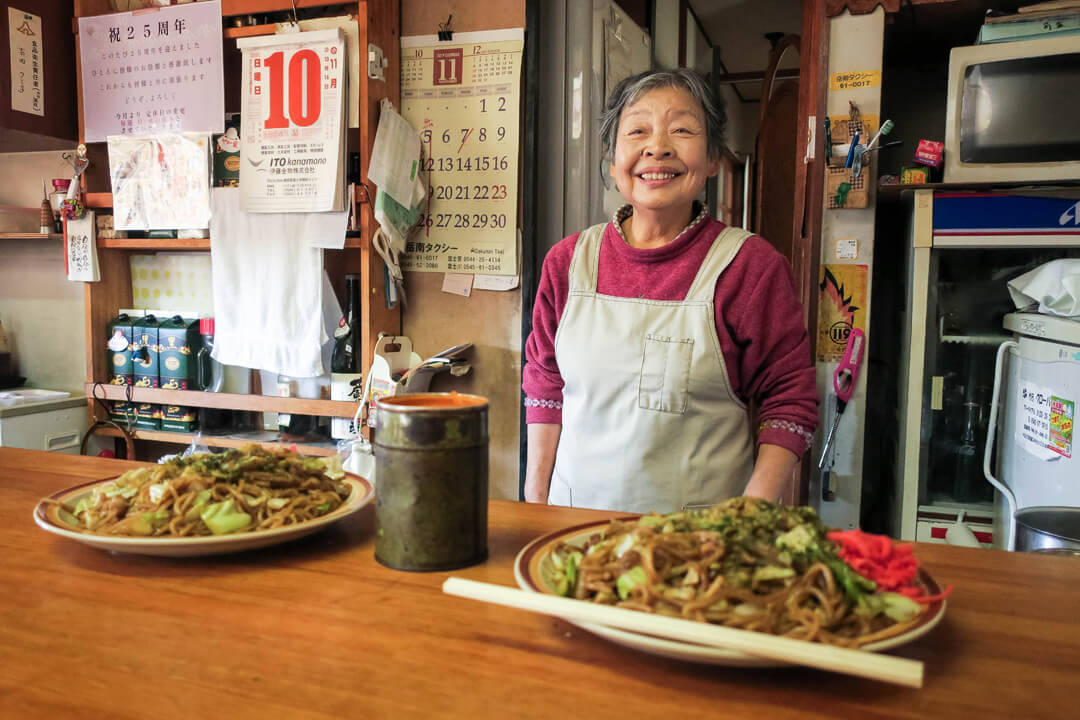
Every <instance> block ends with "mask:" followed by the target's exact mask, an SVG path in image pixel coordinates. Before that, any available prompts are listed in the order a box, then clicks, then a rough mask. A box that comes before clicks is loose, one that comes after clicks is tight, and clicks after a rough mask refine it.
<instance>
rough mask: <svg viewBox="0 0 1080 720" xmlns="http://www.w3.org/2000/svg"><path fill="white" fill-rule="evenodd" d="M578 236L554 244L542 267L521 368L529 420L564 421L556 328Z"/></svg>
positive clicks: (522, 386) (567, 293) (537, 421)
mask: <svg viewBox="0 0 1080 720" xmlns="http://www.w3.org/2000/svg"><path fill="white" fill-rule="evenodd" d="M577 238H578V235H577V234H576V233H575V234H574V235H571V236H570V237H568V238H565V239H563V240H562V241H561V242H559V244H557V245H556V246H555V247H553V248H551V250H550V251H548V254H547V257H545V258H544V266H543V268H542V270H541V271H540V286H539V288H537V293H536V304H535V305H534V306H533V318H532V332H530V333H529V338H528V340H526V342H525V367H524V368H523V370H522V383H521V388H522V390H524V391H525V422H526V423H552V424H555V425H560V424H562V398H563V396H562V389H563V378H562V374H561V373H560V372H559V365H558V363H557V362H556V361H555V332H556V331H557V330H558V329H559V319H560V318H562V312H563V308H565V307H566V298H567V297H568V295H569V292H570V276H569V273H570V260H571V259H572V258H573V256H574V247H575V245H576V244H577Z"/></svg>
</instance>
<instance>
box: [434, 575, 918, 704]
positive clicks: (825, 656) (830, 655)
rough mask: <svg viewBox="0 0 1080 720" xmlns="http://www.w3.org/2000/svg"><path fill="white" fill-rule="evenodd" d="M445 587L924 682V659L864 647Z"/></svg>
mask: <svg viewBox="0 0 1080 720" xmlns="http://www.w3.org/2000/svg"><path fill="white" fill-rule="evenodd" d="M443 592H445V593H447V594H449V595H457V596H459V597H465V598H471V599H473V600H480V601H483V602H489V603H494V604H496V605H506V606H507V607H514V608H518V609H520V610H529V611H531V612H537V613H543V614H545V615H555V616H558V617H561V618H564V619H566V620H572V621H575V622H590V623H597V624H600V625H607V626H608V627H613V628H621V629H623V630H631V631H633V632H639V633H644V634H647V635H652V636H655V637H660V638H668V639H672V640H680V641H683V642H690V643H694V644H697V645H708V646H712V647H721V648H726V649H730V650H738V651H740V652H744V653H747V654H749V655H754V656H756V657H760V658H768V659H769V660H777V661H780V662H785V663H792V664H796V665H805V666H807V667H813V668H818V669H820V670H829V671H831V672H837V673H843V674H846V675H856V676H859V677H865V678H871V679H873V680H880V681H882V682H888V683H894V684H897V685H905V686H907V687H915V688H919V687H922V682H923V664H922V663H921V662H920V661H918V660H908V659H906V658H898V657H892V656H889V655H881V654H878V653H872V652H867V651H865V650H849V649H847V648H841V647H836V646H833V645H822V644H820V643H813V642H806V641H805V640H796V639H792V638H786V637H780V636H777V635H768V634H766V633H758V632H750V631H747V630H737V629H734V628H729V627H723V626H721V625H710V624H707V623H699V622H694V621H691V620H682V619H680V618H672V617H664V616H661V615H653V614H650V613H643V612H638V611H636V610H627V609H624V608H617V607H612V606H610V605H601V604H598V603H591V602H584V601H581V600H573V599H570V598H563V597H557V596H555V595H546V594H541V593H533V592H525V591H523V590H517V589H515V588H510V587H505V586H503V585H492V584H490V583H482V582H476V581H474V580H466V579H464V578H456V577H452V578H448V579H447V580H446V582H444V583H443Z"/></svg>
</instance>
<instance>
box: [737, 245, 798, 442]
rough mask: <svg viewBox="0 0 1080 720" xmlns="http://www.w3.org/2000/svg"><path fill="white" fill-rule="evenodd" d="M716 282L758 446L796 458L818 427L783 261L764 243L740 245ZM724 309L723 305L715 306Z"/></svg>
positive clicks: (789, 277)
mask: <svg viewBox="0 0 1080 720" xmlns="http://www.w3.org/2000/svg"><path fill="white" fill-rule="evenodd" d="M728 270H729V271H733V272H731V275H730V276H729V275H728V273H727V272H726V273H725V274H724V275H723V276H721V280H720V282H718V283H717V293H716V295H717V310H718V314H719V311H720V308H721V307H723V308H724V316H725V321H726V323H727V325H728V330H729V331H730V332H731V334H732V340H733V341H734V342H735V345H736V346H737V347H738V348H739V350H740V351H741V352H739V353H737V355H738V368H737V374H738V379H739V382H738V385H739V388H738V392H739V394H740V396H741V397H743V398H744V399H753V400H755V401H756V402H757V405H758V415H759V423H760V424H759V426H758V444H762V443H767V444H770V445H779V446H781V447H784V448H786V449H788V450H790V451H792V452H793V453H795V454H796V455H799V456H802V454H803V453H805V452H806V451H807V450H808V449H809V448H810V445H811V443H812V441H813V437H814V431H815V430H816V429H817V424H818V414H817V406H818V395H817V379H816V373H815V370H814V365H813V362H812V361H811V358H810V337H809V334H808V333H807V331H806V326H805V324H804V323H803V307H802V303H801V302H800V301H799V298H798V296H797V295H796V293H795V282H794V278H793V277H792V274H791V267H790V266H789V265H788V262H787V260H786V259H785V258H784V256H783V255H781V254H780V253H779V252H777V250H776V249H775V248H773V247H772V245H770V244H769V243H768V242H767V241H765V240H764V239H762V238H760V237H757V236H754V237H752V238H749V239H748V240H747V241H746V243H745V244H744V245H743V248H742V250H741V251H740V252H739V254H738V255H737V256H736V258H735V260H734V261H733V262H732V264H731V266H730V267H729V268H728ZM721 303H724V305H721Z"/></svg>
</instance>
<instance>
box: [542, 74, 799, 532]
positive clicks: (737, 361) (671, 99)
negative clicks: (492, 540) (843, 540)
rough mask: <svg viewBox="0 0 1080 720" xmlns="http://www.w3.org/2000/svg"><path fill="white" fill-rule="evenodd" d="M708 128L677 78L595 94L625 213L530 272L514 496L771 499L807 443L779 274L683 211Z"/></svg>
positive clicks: (794, 331)
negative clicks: (533, 275)
mask: <svg viewBox="0 0 1080 720" xmlns="http://www.w3.org/2000/svg"><path fill="white" fill-rule="evenodd" d="M723 125H724V111H723V106H722V104H721V103H720V100H719V98H718V97H717V96H716V94H715V92H714V91H713V90H712V88H710V87H709V86H708V85H707V84H706V83H705V81H704V80H703V79H702V78H701V77H700V76H699V75H697V74H696V73H694V72H692V71H689V70H681V69H680V70H661V71H650V72H646V73H642V74H640V75H636V76H634V77H630V78H627V79H626V80H624V81H623V82H621V83H620V84H619V85H618V86H617V87H616V88H615V90H614V92H612V94H611V98H610V99H609V100H608V104H607V108H606V109H605V111H604V116H603V118H602V120H601V128H600V131H601V136H602V141H603V146H604V152H605V156H606V158H608V159H610V162H611V165H610V173H611V176H612V178H613V179H614V181H615V184H616V187H617V188H618V189H619V191H620V192H621V193H622V195H623V197H624V198H626V201H627V205H625V206H623V207H622V208H620V209H619V210H618V211H617V212H616V213H615V216H614V217H613V218H612V220H611V222H609V223H606V224H604V225H596V226H593V227H591V228H588V229H586V230H584V231H582V232H580V233H577V234H575V235H571V236H570V237H567V238H565V239H564V240H562V241H561V242H560V243H559V244H557V245H556V246H555V247H553V248H552V249H551V251H550V252H549V253H548V255H547V257H546V258H545V260H544V267H543V272H542V275H541V279H540V288H539V292H538V296H537V299H536V306H535V310H534V313H533V330H532V334H531V335H530V336H529V339H528V342H527V344H526V346H525V353H526V361H527V363H526V366H525V370H524V382H523V388H524V390H525V394H526V399H525V404H526V420H527V422H528V424H529V427H528V460H527V467H526V477H525V498H526V500H529V501H531V502H547V503H551V504H553V505H572V506H575V507H587V508H600V509H609V510H619V511H628V512H648V511H653V510H655V511H658V512H670V511H673V510H678V509H680V508H682V507H684V506H687V505H699V504H712V503H716V502H719V501H721V500H724V499H727V498H729V497H733V496H736V495H739V494H746V495H754V496H757V497H763V498H767V499H770V500H775V499H776V498H777V497H778V495H779V494H780V492H781V490H782V489H783V487H784V485H785V484H786V482H787V481H788V479H789V478H790V477H791V474H792V471H793V469H794V468H795V466H796V464H797V463H798V459H799V457H800V456H801V455H802V454H803V453H805V452H806V451H807V449H808V448H809V446H810V441H811V438H812V437H813V432H814V429H815V427H816V425H817V391H816V387H815V376H814V369H813V366H812V364H811V362H810V351H809V338H808V336H807V332H806V328H805V327H804V325H803V309H802V306H801V304H800V303H799V300H798V298H797V296H796V294H795V289H794V283H793V281H792V276H791V269H790V267H789V265H788V263H787V261H786V260H785V259H784V257H783V256H782V255H780V253H778V252H777V251H776V250H775V249H774V248H773V247H772V246H771V245H770V244H769V243H768V242H766V241H765V240H763V239H762V238H760V237H757V236H755V235H752V234H751V233H749V232H747V231H745V230H742V229H739V228H735V227H729V226H725V225H724V224H723V223H720V222H717V221H716V220H713V219H712V218H711V217H710V216H709V213H708V210H707V208H705V207H704V206H702V205H701V203H699V202H698V200H697V198H698V197H699V196H700V195H701V193H702V189H703V188H704V187H705V181H706V179H707V178H709V177H711V176H713V175H716V173H717V172H718V170H719V166H720V153H721V143H722V139H723ZM751 400H753V401H755V402H756V404H757V407H758V415H759V420H760V424H759V425H758V427H757V428H756V431H757V432H756V440H757V452H756V457H755V452H754V449H755V448H754V437H753V436H754V433H753V432H752V429H751V427H750V420H749V416H748V413H747V404H748V402H749V401H751Z"/></svg>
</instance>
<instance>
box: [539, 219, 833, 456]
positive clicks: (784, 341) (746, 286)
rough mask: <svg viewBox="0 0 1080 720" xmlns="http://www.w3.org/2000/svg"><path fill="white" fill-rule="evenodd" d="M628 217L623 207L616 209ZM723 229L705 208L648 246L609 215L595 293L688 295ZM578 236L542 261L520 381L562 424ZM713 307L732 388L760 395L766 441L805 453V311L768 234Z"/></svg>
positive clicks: (808, 380)
mask: <svg viewBox="0 0 1080 720" xmlns="http://www.w3.org/2000/svg"><path fill="white" fill-rule="evenodd" d="M623 216H624V215H623V211H620V213H619V214H617V215H616V217H623ZM724 227H725V226H724V224H723V223H721V222H718V221H716V220H713V219H712V218H710V217H708V216H707V215H705V214H704V213H702V214H701V215H699V216H698V218H697V219H696V220H695V221H694V222H692V223H691V225H690V226H689V227H688V228H687V229H686V230H684V231H683V232H682V233H681V234H680V235H679V236H678V237H677V238H675V240H674V241H673V242H671V243H670V244H668V245H665V246H663V247H660V248H654V249H648V250H641V249H637V248H633V247H630V245H628V244H627V242H626V240H625V239H624V238H623V236H622V232H621V230H620V229H619V228H618V226H617V225H615V224H613V223H610V222H609V223H608V225H607V227H606V228H605V229H604V239H603V243H602V245H601V247H600V261H599V273H598V277H597V288H596V289H597V292H598V293H600V294H602V295H613V296H615V297H641V298H646V299H649V300H683V299H685V298H686V293H687V291H688V290H689V289H690V284H691V283H692V282H693V281H694V277H695V275H696V274H697V271H698V267H699V266H700V265H701V263H702V262H703V261H704V259H705V255H706V253H708V251H709V248H710V247H711V246H712V242H713V240H714V239H715V238H716V236H717V235H718V234H719V233H720V231H721V230H723V229H724ZM577 239H578V234H577V233H575V234H574V235H571V236H569V237H567V238H565V239H563V240H562V241H561V242H559V244H558V245H556V246H555V247H553V248H552V249H551V251H550V252H549V253H548V254H547V257H546V258H545V259H544V267H543V271H542V273H541V275H540V287H539V290H538V294H537V298H536V305H535V307H534V309H533V327H532V333H531V334H530V335H529V339H528V341H527V342H526V344H525V360H526V364H525V368H524V381H523V383H522V388H523V389H524V391H525V395H526V398H525V405H526V411H525V412H526V421H527V422H529V423H553V424H561V423H562V388H563V379H562V376H561V375H560V374H559V367H558V364H557V363H556V362H555V331H556V330H557V329H558V325H559V320H560V318H561V317H562V313H563V309H564V308H565V307H566V299H567V296H568V294H569V285H570V278H569V269H570V260H571V258H572V257H573V254H574V246H575V245H576V244H577ZM715 308H716V334H717V336H718V337H719V339H720V349H721V350H722V351H723V354H724V362H725V363H726V365H727V372H728V379H729V381H730V382H731V389H732V390H733V391H734V392H735V394H736V395H738V397H739V398H741V399H742V400H743V401H744V402H749V401H750V400H756V401H757V405H758V409H759V412H758V416H759V421H760V425H759V427H758V443H768V444H771V445H779V446H781V447H784V448H787V449H788V450H790V451H792V452H793V453H795V454H796V455H799V456H801V455H802V454H803V453H804V452H806V450H807V449H808V448H809V447H810V443H811V441H812V439H813V434H814V430H815V428H816V427H817V421H818V416H817V403H818V397H817V385H816V378H815V371H814V366H813V364H812V363H811V361H810V341H809V337H808V335H807V332H806V328H805V326H804V325H803V308H802V304H801V303H800V302H799V299H798V297H797V296H796V294H795V285H794V280H793V278H792V274H791V267H790V266H789V265H788V262H787V260H786V259H785V258H784V256H783V255H781V254H780V253H779V252H778V251H777V250H776V249H775V248H773V246H772V245H770V244H769V243H768V242H766V241H765V240H764V239H762V238H760V237H758V236H756V235H755V236H753V237H751V238H748V239H747V241H746V242H745V243H744V244H743V247H742V249H741V250H740V251H739V253H738V254H737V255H736V256H735V258H734V260H732V262H731V264H730V265H728V267H727V269H726V270H725V271H724V272H723V273H721V275H720V278H719V280H718V282H717V283H716V296H715ZM618 350H619V349H618V348H612V349H611V351H612V352H617V351H618ZM597 351H598V352H600V351H602V349H600V348H598V349H597Z"/></svg>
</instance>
